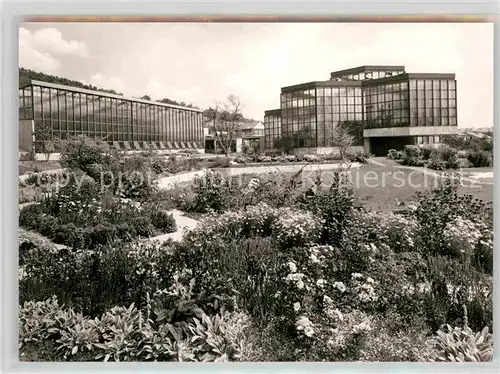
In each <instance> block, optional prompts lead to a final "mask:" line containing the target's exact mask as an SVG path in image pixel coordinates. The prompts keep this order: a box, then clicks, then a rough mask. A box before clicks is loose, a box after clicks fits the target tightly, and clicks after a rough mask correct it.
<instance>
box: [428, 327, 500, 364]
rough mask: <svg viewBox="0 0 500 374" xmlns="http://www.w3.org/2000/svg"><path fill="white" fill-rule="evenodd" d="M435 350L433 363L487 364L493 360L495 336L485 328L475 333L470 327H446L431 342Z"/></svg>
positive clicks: (432, 358)
mask: <svg viewBox="0 0 500 374" xmlns="http://www.w3.org/2000/svg"><path fill="white" fill-rule="evenodd" d="M429 344H430V345H431V346H432V347H433V348H434V349H435V354H434V356H433V357H431V361H451V362H487V361H491V360H492V359H493V335H492V334H491V333H490V332H489V331H488V327H485V328H484V329H483V330H482V331H480V332H477V333H474V332H473V331H472V330H471V329H470V327H468V326H465V327H463V328H459V327H455V328H452V327H451V326H449V325H446V326H445V327H444V328H443V330H439V331H438V332H437V336H436V337H434V338H433V339H431V340H430V341H429Z"/></svg>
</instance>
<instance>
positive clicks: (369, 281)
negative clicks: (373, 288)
mask: <svg viewBox="0 0 500 374" xmlns="http://www.w3.org/2000/svg"><path fill="white" fill-rule="evenodd" d="M366 281H367V282H368V283H373V282H374V280H373V279H372V278H371V277H368V278H366Z"/></svg>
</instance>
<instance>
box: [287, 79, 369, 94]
mask: <svg viewBox="0 0 500 374" xmlns="http://www.w3.org/2000/svg"><path fill="white" fill-rule="evenodd" d="M361 83H362V82H361V81H336V80H327V81H315V82H307V83H301V84H296V85H293V86H287V87H282V88H281V93H286V92H293V91H297V90H300V89H307V88H316V87H361Z"/></svg>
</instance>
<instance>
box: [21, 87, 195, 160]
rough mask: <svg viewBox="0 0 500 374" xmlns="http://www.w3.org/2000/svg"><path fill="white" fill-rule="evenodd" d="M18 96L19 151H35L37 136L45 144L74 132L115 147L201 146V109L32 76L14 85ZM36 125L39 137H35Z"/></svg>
mask: <svg viewBox="0 0 500 374" xmlns="http://www.w3.org/2000/svg"><path fill="white" fill-rule="evenodd" d="M19 101H20V107H19V108H20V109H19V122H20V124H19V127H20V132H19V147H20V148H21V150H24V151H29V152H34V153H40V152H42V151H41V148H42V146H41V145H42V144H41V141H43V143H44V144H43V145H44V146H45V147H44V148H45V149H47V143H49V145H50V144H52V145H55V144H57V143H58V141H60V140H64V139H68V138H69V137H71V136H78V135H86V136H89V137H92V138H98V139H101V140H105V141H107V142H108V144H109V145H110V146H111V147H114V148H116V149H118V150H149V149H153V150H155V149H188V148H192V149H202V148H203V140H204V134H203V113H202V111H201V110H200V109H194V108H187V107H181V106H175V105H169V104H163V103H158V102H153V101H148V100H140V99H130V98H125V97H123V96H121V95H114V94H108V93H104V92H100V91H91V90H86V89H80V88H75V87H71V86H63V85H58V84H52V83H46V82H40V81H34V80H32V81H31V83H30V84H29V85H27V86H25V87H22V88H20V89H19ZM41 128H43V129H44V131H43V139H40V138H41V135H38V139H37V134H42V131H39V130H40V129H41ZM48 148H49V149H50V146H49V147H48ZM55 148H56V147H54V151H57V150H56V149H55ZM44 152H45V151H44Z"/></svg>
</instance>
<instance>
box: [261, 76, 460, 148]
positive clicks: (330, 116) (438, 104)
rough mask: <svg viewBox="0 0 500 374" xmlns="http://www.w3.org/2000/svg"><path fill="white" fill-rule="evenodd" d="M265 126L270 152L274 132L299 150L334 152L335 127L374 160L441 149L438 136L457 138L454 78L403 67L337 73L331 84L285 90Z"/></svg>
mask: <svg viewBox="0 0 500 374" xmlns="http://www.w3.org/2000/svg"><path fill="white" fill-rule="evenodd" d="M277 118H281V121H280V123H279V124H277ZM264 124H265V136H266V140H265V142H266V148H268V149H272V148H273V147H274V145H275V142H276V137H275V135H274V134H276V130H274V129H275V128H276V127H280V131H279V134H280V135H279V137H284V136H288V137H291V138H293V139H294V141H295V142H296V144H295V146H296V147H297V148H299V149H300V148H309V151H312V149H311V148H315V150H316V151H317V152H324V153H329V152H333V151H335V147H336V146H337V144H335V143H336V137H335V135H334V133H335V129H336V128H337V126H342V127H344V128H345V129H346V130H348V131H349V132H350V133H351V134H352V135H353V137H354V143H353V146H363V147H364V150H365V151H367V152H371V153H373V154H375V155H385V154H387V151H388V150H389V149H391V148H394V149H401V148H403V147H404V145H406V144H427V143H430V144H433V143H439V136H440V135H445V134H452V133H455V132H456V127H457V105H456V81H455V75H454V74H412V73H406V72H405V67H404V66H361V67H358V68H353V69H346V70H341V71H336V72H333V73H331V76H330V80H328V81H320V82H310V83H304V84H300V85H295V86H289V87H283V88H282V89H281V107H280V109H279V110H273V111H267V112H265V116H264ZM271 134H273V135H271Z"/></svg>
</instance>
